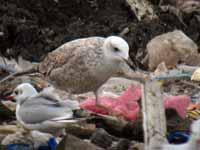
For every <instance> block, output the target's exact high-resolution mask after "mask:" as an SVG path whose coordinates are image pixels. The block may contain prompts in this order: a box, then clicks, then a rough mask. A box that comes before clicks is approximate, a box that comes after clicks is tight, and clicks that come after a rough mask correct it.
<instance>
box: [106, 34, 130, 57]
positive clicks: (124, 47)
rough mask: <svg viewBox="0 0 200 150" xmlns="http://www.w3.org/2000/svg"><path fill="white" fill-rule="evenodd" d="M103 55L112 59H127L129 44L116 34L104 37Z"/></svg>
mask: <svg viewBox="0 0 200 150" xmlns="http://www.w3.org/2000/svg"><path fill="white" fill-rule="evenodd" d="M103 49H104V54H105V56H106V57H107V58H108V59H109V60H112V61H122V60H128V58H129V46H128V43H127V42H126V41H125V40H124V39H122V38H121V37H118V36H110V37H108V38H106V40H105V42H104V45H103Z"/></svg>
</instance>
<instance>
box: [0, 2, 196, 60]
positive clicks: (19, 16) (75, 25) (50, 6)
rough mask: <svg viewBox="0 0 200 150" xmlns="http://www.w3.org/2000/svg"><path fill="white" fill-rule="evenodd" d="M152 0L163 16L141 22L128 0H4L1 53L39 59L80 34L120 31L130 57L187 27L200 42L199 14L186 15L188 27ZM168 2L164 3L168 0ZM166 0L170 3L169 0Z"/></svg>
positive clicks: (0, 17)
mask: <svg viewBox="0 0 200 150" xmlns="http://www.w3.org/2000/svg"><path fill="white" fill-rule="evenodd" d="M153 3H154V4H155V5H154V9H155V10H156V11H155V12H156V14H157V15H158V16H159V19H156V20H152V21H148V20H146V21H140V22H139V21H138V20H137V19H136V16H135V14H134V13H133V12H132V11H131V10H130V8H129V6H128V5H127V4H126V2H125V0H109V1H108V0H84V1H83V0H73V1H67V0H59V2H58V3H57V2H56V1H54V0H43V1H41V0H30V1H29V2H27V1H26V0H6V1H2V2H1V5H0V32H1V36H0V43H1V44H0V52H1V53H2V54H3V55H4V56H7V57H10V58H11V57H14V58H17V56H18V55H21V56H23V58H25V59H27V60H30V61H41V60H42V59H43V58H44V56H45V55H46V54H47V52H49V51H52V50H54V49H55V48H57V47H58V46H60V45H61V44H63V43H65V42H67V41H69V40H72V39H76V38H79V37H88V36H109V35H117V34H119V33H120V32H121V31H122V30H123V29H124V28H125V27H130V28H131V31H130V32H129V33H128V34H127V35H126V36H125V39H126V40H127V41H128V43H129V45H130V49H131V51H130V53H131V57H132V58H134V56H135V55H136V54H138V53H141V54H140V57H139V59H142V58H143V57H144V55H145V51H144V49H145V47H146V44H147V43H148V41H149V40H150V39H152V38H153V37H154V36H156V35H159V34H161V33H165V32H168V31H172V30H174V29H181V30H183V31H184V32H185V33H186V34H187V35H188V36H189V37H190V38H192V39H193V40H194V41H195V42H196V43H197V44H198V45H200V32H199V31H200V19H199V18H200V14H199V13H198V12H195V13H192V14H184V15H183V21H184V23H185V25H186V26H184V25H183V24H182V23H181V22H180V21H179V19H178V18H177V16H176V15H174V14H172V13H170V12H163V11H162V10H160V9H159V8H158V1H156V0H154V1H153ZM165 3H166V1H165ZM166 4H167V3H166Z"/></svg>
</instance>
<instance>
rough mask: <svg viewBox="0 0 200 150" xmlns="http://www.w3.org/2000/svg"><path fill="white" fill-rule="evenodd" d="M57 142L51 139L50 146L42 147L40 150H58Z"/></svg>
mask: <svg viewBox="0 0 200 150" xmlns="http://www.w3.org/2000/svg"><path fill="white" fill-rule="evenodd" d="M56 146H57V143H56V140H55V138H50V139H49V141H48V146H40V147H39V148H38V150H56Z"/></svg>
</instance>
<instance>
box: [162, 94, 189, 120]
mask: <svg viewBox="0 0 200 150" xmlns="http://www.w3.org/2000/svg"><path fill="white" fill-rule="evenodd" d="M190 102H191V99H190V97H189V96H186V95H180V96H169V97H165V98H164V105H165V108H173V109H175V110H176V111H177V113H178V114H179V116H180V117H181V118H183V119H184V118H185V115H186V111H187V107H188V106H189V104H190Z"/></svg>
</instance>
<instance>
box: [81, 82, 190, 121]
mask: <svg viewBox="0 0 200 150" xmlns="http://www.w3.org/2000/svg"><path fill="white" fill-rule="evenodd" d="M140 98H141V86H139V85H131V86H129V87H128V88H127V90H125V91H124V92H123V93H122V95H120V96H119V97H117V98H110V97H106V96H104V97H99V99H100V103H101V105H103V106H104V107H106V108H107V109H106V110H105V109H103V108H99V107H97V106H96V105H95V99H94V98H88V99H86V100H85V101H83V102H81V103H80V106H81V108H83V109H87V110H90V111H93V112H96V113H100V114H105V115H115V116H118V117H122V118H124V119H125V120H128V121H135V120H136V119H137V115H138V113H139V111H140V107H139V104H138V100H140ZM190 101H191V100H190V97H188V96H170V97H166V98H164V106H165V108H172V109H175V110H176V111H177V113H178V114H179V116H180V117H181V118H185V114H186V108H187V107H188V105H189V103H190Z"/></svg>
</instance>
